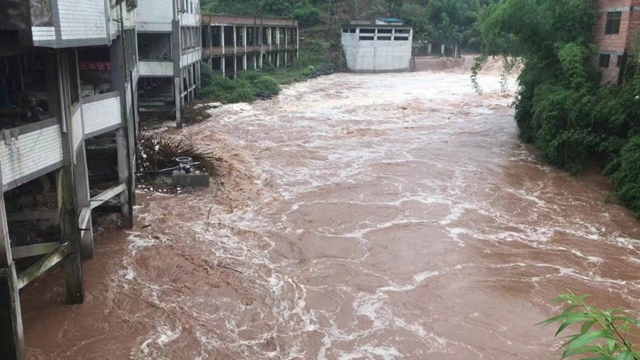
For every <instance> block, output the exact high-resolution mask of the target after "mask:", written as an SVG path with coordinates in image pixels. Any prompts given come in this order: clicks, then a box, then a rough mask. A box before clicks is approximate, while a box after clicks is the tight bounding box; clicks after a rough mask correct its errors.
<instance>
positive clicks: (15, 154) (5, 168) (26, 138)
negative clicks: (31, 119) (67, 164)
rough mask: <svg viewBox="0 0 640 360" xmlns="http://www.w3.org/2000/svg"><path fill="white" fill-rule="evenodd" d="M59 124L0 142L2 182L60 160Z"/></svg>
mask: <svg viewBox="0 0 640 360" xmlns="http://www.w3.org/2000/svg"><path fill="white" fill-rule="evenodd" d="M62 159H63V155H62V135H61V132H60V125H58V124H56V125H53V126H49V127H47V128H44V129H41V130H38V131H34V132H30V133H27V134H23V135H19V136H18V139H12V140H11V143H10V144H9V145H7V144H5V142H4V140H3V141H1V142H0V167H1V168H2V182H3V184H7V183H9V182H11V181H14V180H17V179H20V178H21V177H23V176H26V175H28V174H31V173H33V172H36V171H38V170H41V169H44V168H46V167H47V166H50V165H53V164H55V163H57V162H60V161H62Z"/></svg>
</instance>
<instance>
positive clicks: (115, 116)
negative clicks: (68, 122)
mask: <svg viewBox="0 0 640 360" xmlns="http://www.w3.org/2000/svg"><path fill="white" fill-rule="evenodd" d="M82 112H83V114H84V116H83V117H84V133H85V134H90V133H92V132H95V131H98V130H101V129H104V128H107V127H109V126H113V125H117V124H121V123H122V112H121V110H120V97H119V96H118V97H113V98H109V99H105V100H101V101H95V102H91V103H88V104H84V105H82Z"/></svg>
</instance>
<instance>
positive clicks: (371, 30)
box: [360, 29, 376, 34]
mask: <svg viewBox="0 0 640 360" xmlns="http://www.w3.org/2000/svg"><path fill="white" fill-rule="evenodd" d="M375 33H376V29H360V34H375Z"/></svg>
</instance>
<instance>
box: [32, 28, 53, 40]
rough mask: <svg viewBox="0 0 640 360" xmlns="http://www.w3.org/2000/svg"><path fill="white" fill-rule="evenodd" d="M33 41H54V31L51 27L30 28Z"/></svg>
mask: <svg viewBox="0 0 640 360" xmlns="http://www.w3.org/2000/svg"><path fill="white" fill-rule="evenodd" d="M31 33H32V34H33V41H46V40H55V39H56V30H55V28H54V27H53V26H32V27H31Z"/></svg>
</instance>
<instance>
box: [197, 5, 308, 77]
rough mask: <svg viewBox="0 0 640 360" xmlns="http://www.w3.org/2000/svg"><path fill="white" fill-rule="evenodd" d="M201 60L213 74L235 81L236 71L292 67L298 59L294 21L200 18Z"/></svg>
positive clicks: (296, 26) (234, 17)
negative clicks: (210, 68)
mask: <svg viewBox="0 0 640 360" xmlns="http://www.w3.org/2000/svg"><path fill="white" fill-rule="evenodd" d="M202 39H203V46H202V48H203V51H202V54H203V55H202V58H203V60H205V61H207V65H208V66H211V67H212V69H213V70H214V71H217V72H220V73H222V75H224V76H231V77H235V76H236V74H237V73H238V72H240V71H246V70H248V69H254V70H255V69H258V68H260V69H262V67H263V66H264V64H265V63H270V64H272V65H273V66H274V67H277V68H278V67H284V66H288V65H290V64H293V60H294V59H296V58H297V57H298V48H299V45H300V36H299V31H298V21H297V20H293V19H273V18H271V19H268V18H254V17H239V16H226V15H202Z"/></svg>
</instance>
